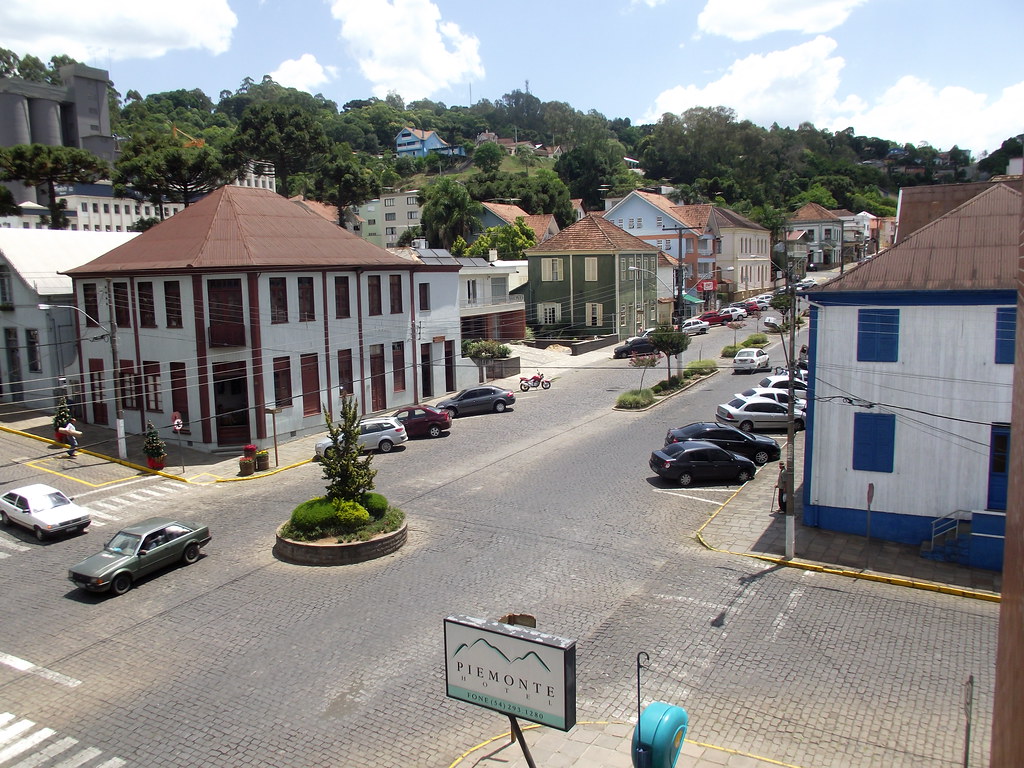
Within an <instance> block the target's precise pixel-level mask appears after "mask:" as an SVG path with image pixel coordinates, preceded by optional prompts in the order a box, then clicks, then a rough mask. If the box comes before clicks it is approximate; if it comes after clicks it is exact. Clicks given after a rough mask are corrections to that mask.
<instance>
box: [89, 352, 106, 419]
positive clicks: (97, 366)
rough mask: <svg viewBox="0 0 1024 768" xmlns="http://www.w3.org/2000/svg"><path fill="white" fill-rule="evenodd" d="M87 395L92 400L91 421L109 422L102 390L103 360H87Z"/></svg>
mask: <svg viewBox="0 0 1024 768" xmlns="http://www.w3.org/2000/svg"><path fill="white" fill-rule="evenodd" d="M89 396H90V398H91V400H92V423H93V424H102V425H104V426H106V425H108V424H110V421H109V416H108V415H107V401H106V394H105V393H104V391H103V361H102V360H99V359H97V358H92V359H90V360H89Z"/></svg>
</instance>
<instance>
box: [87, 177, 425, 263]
mask: <svg viewBox="0 0 1024 768" xmlns="http://www.w3.org/2000/svg"><path fill="white" fill-rule="evenodd" d="M409 265H410V263H409V262H408V261H406V260H405V259H402V258H400V257H398V256H395V255H394V254H391V253H388V252H387V251H386V250H384V249H383V248H380V247H378V246H376V245H373V244H372V243H369V242H367V241H366V240H363V239H362V238H360V237H357V236H356V235H353V234H352V233H351V232H348V231H346V230H345V229H343V228H341V227H339V226H337V225H336V224H332V223H331V222H329V221H327V220H325V219H323V218H322V217H320V216H318V215H317V214H315V213H312V212H311V211H310V210H309V209H308V208H305V207H302V206H300V205H296V204H295V203H292V202H290V201H288V200H286V199H285V198H283V197H281V196H280V195H279V194H277V193H276V192H273V191H271V190H269V189H255V188H249V187H234V186H226V187H221V188H220V189H217V190H215V191H214V192H212V193H210V194H209V195H207V196H206V197H204V198H203V199H202V200H200V201H199V202H197V203H193V204H192V205H190V206H189V207H188V208H186V209H185V210H183V211H182V212H181V213H179V214H177V215H175V216H172V217H171V218H169V219H167V220H166V221H163V222H161V223H160V224H157V225H156V226H155V227H153V228H152V229H150V230H148V231H146V232H144V233H142V234H141V235H140V236H139V237H137V238H135V239H134V240H132V241H131V242H129V243H126V244H124V245H122V246H121V247H119V248H115V249H114V250H112V251H110V252H109V253H106V254H104V255H103V256H101V257H99V258H98V259H95V260H93V261H91V262H89V263H88V264H85V265H84V266H81V267H77V268H76V269H72V270H69V271H68V274H70V275H73V276H75V277H82V276H86V275H100V274H108V273H110V272H135V273H139V272H169V271H188V272H206V271H227V270H250V269H274V268H277V269H301V268H305V267H318V268H319V267H365V268H370V269H373V268H389V267H395V268H397V267H406V268H408V267H409Z"/></svg>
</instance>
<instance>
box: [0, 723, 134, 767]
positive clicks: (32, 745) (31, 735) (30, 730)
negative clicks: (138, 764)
mask: <svg viewBox="0 0 1024 768" xmlns="http://www.w3.org/2000/svg"><path fill="white" fill-rule="evenodd" d="M0 726H5V727H2V728H0V766H4V768H37V767H39V766H41V767H42V768H79V767H80V766H83V765H85V764H86V763H89V764H90V765H94V768H122V767H123V766H124V765H126V764H127V761H126V760H124V759H122V758H120V757H106V758H104V757H102V756H103V750H101V749H97V748H96V747H87V746H84V745H81V744H80V743H79V741H78V739H75V738H72V737H70V736H64V737H62V738H58V739H57V740H56V741H52V742H51V741H50V739H52V738H53V737H55V736H57V735H58V734H57V732H56V731H55V730H53V729H52V728H40V727H39V726H37V725H36V723H34V722H33V721H31V720H28V719H24V718H23V719H17V718H16V717H15V715H13V714H11V713H10V712H0ZM46 742H50V743H48V744H47V743H46ZM36 749H38V751H33V750H36ZM26 753H29V754H26ZM19 757H21V758H22V759H21V760H20V762H18V763H14V764H11V763H10V761H11V760H15V759H17V758H19ZM51 760H57V761H59V762H50V761H51ZM95 760H102V762H100V763H98V764H95V763H93V761H95Z"/></svg>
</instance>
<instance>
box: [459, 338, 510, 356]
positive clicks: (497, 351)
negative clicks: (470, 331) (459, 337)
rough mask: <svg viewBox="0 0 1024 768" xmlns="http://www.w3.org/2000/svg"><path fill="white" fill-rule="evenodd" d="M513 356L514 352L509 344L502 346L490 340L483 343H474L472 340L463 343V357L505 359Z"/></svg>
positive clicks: (465, 340)
mask: <svg viewBox="0 0 1024 768" xmlns="http://www.w3.org/2000/svg"><path fill="white" fill-rule="evenodd" d="M511 354H512V350H511V349H510V348H509V346H508V345H507V344H502V343H501V342H498V341H491V340H489V339H487V340H482V341H473V340H470V339H463V341H462V356H463V357H475V358H488V359H490V358H496V357H498V358H504V357H509V356H510V355H511Z"/></svg>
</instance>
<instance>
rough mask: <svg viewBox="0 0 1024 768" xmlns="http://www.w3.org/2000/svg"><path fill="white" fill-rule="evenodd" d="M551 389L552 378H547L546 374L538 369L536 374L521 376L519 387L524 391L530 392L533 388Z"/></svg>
mask: <svg viewBox="0 0 1024 768" xmlns="http://www.w3.org/2000/svg"><path fill="white" fill-rule="evenodd" d="M537 387H540V388H541V389H551V380H550V379H545V378H544V374H543V373H541V372H540V371H537V373H536V375H535V376H520V377H519V388H520V389H521V390H523V392H529V391H530V390H531V389H536V388H537Z"/></svg>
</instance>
